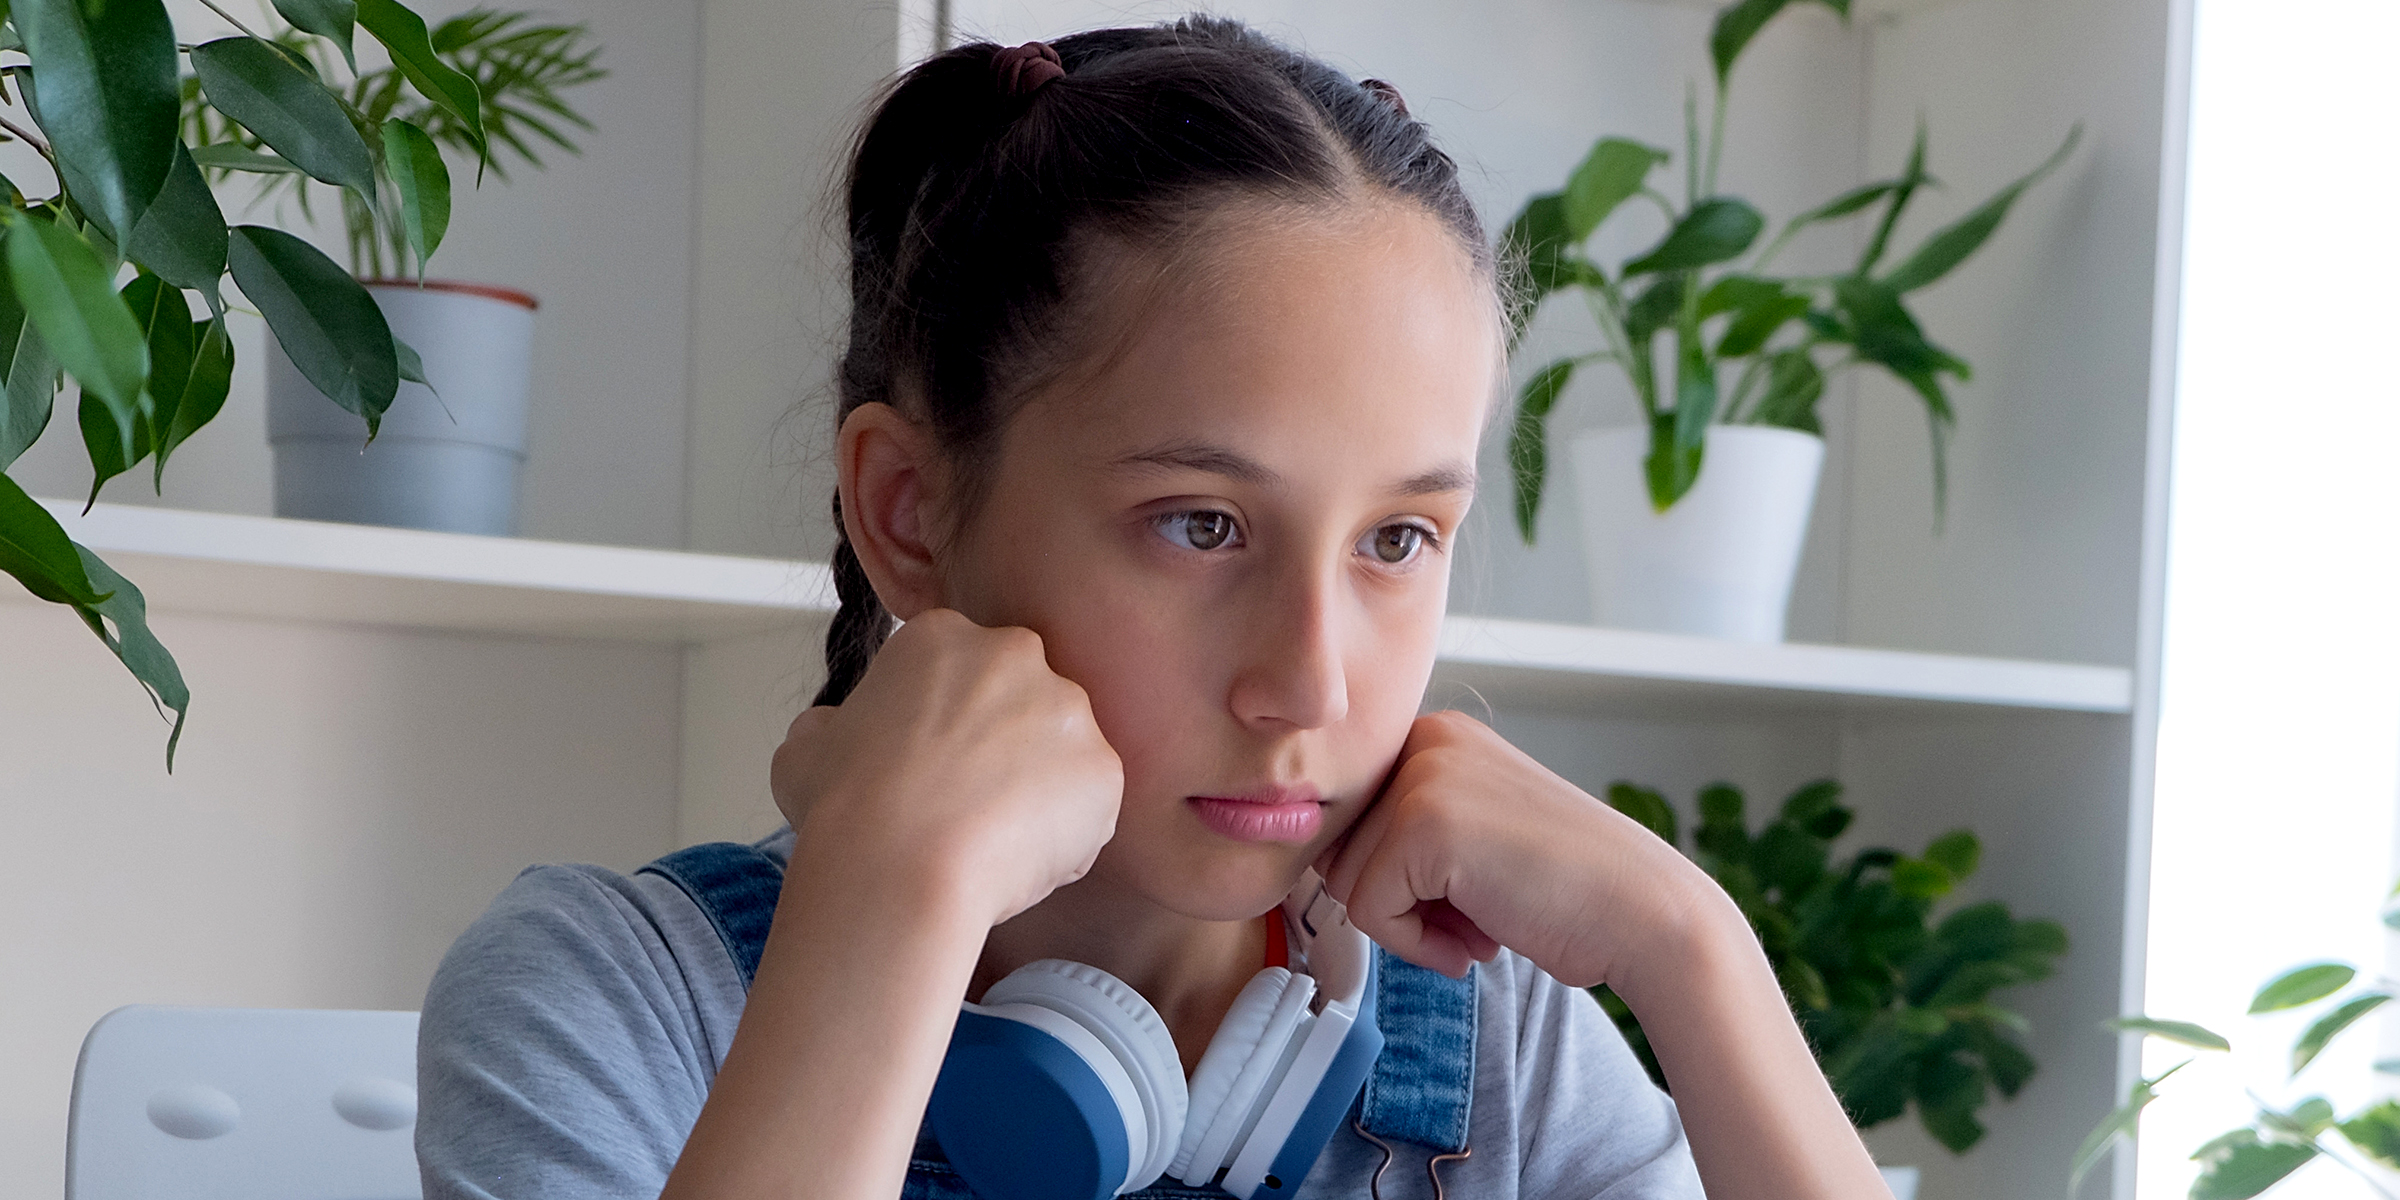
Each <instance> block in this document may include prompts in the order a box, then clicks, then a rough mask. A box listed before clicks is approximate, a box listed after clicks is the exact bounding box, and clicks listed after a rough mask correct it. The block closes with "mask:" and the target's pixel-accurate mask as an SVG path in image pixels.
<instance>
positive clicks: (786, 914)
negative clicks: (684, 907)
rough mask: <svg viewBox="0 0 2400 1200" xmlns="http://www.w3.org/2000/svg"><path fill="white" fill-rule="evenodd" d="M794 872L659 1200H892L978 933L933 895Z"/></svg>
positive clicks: (814, 869)
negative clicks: (734, 1028) (721, 1059)
mask: <svg viewBox="0 0 2400 1200" xmlns="http://www.w3.org/2000/svg"><path fill="white" fill-rule="evenodd" d="M810 850H811V848H810V847H809V846H808V845H807V844H806V839H805V838H804V839H803V844H802V845H800V846H798V847H796V848H795V849H794V852H793V859H794V860H793V864H792V869H791V872H790V875H789V877H788V882H787V883H786V884H785V887H784V891H783V896H782V899H781V901H780V903H779V905H778V907H777V909H776V914H775V926H774V930H773V932H772V933H771V934H769V936H768V939H767V945H766V950H765V953H764V955H763V956H762V957H761V960H760V962H759V968H758V975H757V978H756V980H755V981H754V982H753V983H752V985H751V989H750V996H749V1001H748V1005H747V1007H746V1008H745V1009H744V1010H743V1014H742V1022H741V1027H740V1029H739V1031H738V1032H737V1033H736V1034H735V1036H734V1042H733V1046H732V1048H731V1049H730V1050H729V1051H728V1053H727V1055H726V1058H725V1064H724V1067H723V1069H722V1070H720V1071H719V1072H718V1074H717V1079H716V1083H715V1085H714V1087H712V1088H711V1090H710V1093H709V1097H708V1103H707V1105H706V1106H705V1107H704V1108H703V1109H702V1110H701V1113H700V1117H699V1120H698V1122H697V1123H696V1124H695V1125H694V1126H693V1128H692V1134H691V1137H690V1139H689V1140H688V1141H687V1142H686V1143H685V1146H684V1151H683V1156H682V1158H681V1159H680V1160H679V1161H678V1162H677V1163H676V1165H675V1171H674V1174H673V1175H672V1177H670V1178H669V1179H668V1181H667V1187H666V1191H665V1192H664V1193H663V1195H662V1197H661V1200H716V1198H720V1197H740V1198H741V1200H766V1198H770V1197H773V1198H777V1200H782V1198H787V1197H789V1198H796V1197H826V1198H841V1200H851V1198H858V1200H865V1198H868V1197H874V1198H877V1200H889V1198H890V1197H893V1196H897V1195H899V1193H900V1188H901V1184H902V1182H903V1180H904V1178H905V1175H906V1172H907V1169H908V1155H909V1150H910V1148H911V1147H912V1146H913V1144H914V1143H915V1140H916V1134H917V1127H918V1123H919V1121H920V1119H921V1118H922V1117H923V1116H924V1112H925V1102H926V1098H927V1097H928V1096H929V1095H930V1094H931V1093H932V1090H933V1081H934V1076H935V1075H936V1073H937V1072H939V1070H940V1068H941V1062H942V1055H943V1053H944V1051H945V1050H946V1049H947V1047H948V1045H949V1038H950V1031H951V1028H952V1026H953V1025H954V1024H955V1023H956V1021H957V1018H958V1003H959V999H960V997H961V996H962V995H963V994H964V993H965V991H966V988H967V983H968V979H969V976H970V974H971V973H972V971H973V969H974V965H975V961H976V956H977V955H978V953H979V952H980V950H981V947H982V945H983V939H984V936H985V934H986V933H988V932H989V926H990V922H989V921H988V920H986V919H982V918H980V917H979V916H978V915H977V914H976V912H975V911H974V909H973V908H972V906H970V905H968V904H965V903H962V902H961V901H960V899H959V898H958V897H956V896H954V895H950V894H946V892H945V889H943V888H941V887H938V886H931V887H929V886H922V885H916V884H904V883H896V882H894V881H889V880H883V881H878V880H873V879H859V880H851V879H846V878H844V877H843V875H842V868H841V864H840V863H839V862H838V861H836V860H837V858H838V856H837V855H833V854H827V853H822V852H819V853H815V854H812V853H810Z"/></svg>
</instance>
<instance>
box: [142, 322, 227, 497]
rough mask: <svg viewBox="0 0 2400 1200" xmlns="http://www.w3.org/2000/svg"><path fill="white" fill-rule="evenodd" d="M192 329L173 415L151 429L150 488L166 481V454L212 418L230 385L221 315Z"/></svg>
mask: <svg viewBox="0 0 2400 1200" xmlns="http://www.w3.org/2000/svg"><path fill="white" fill-rule="evenodd" d="M192 333H193V339H194V342H193V349H192V370H191V374H190V376H189V377H188V378H187V379H186V381H185V383H184V385H183V396H182V398H181V399H179V400H178V401H177V402H176V404H175V415H174V418H173V419H172V420H170V421H166V422H163V423H162V424H163V427H162V428H160V429H157V430H154V431H153V432H152V437H153V438H154V440H155V441H156V443H157V450H156V458H155V459H154V460H153V461H154V463H155V466H154V468H153V471H152V476H151V486H152V487H153V488H156V487H160V486H163V484H164V482H165V479H166V473H167V456H168V455H169V454H172V453H174V451H175V448H176V447H177V446H181V445H182V444H183V443H184V442H185V441H187V440H188V439H190V437H191V436H192V434H193V433H195V432H197V431H198V430H199V428H200V427H201V426H203V425H206V424H208V423H209V422H210V421H211V420H213V419H215V417H216V415H217V413H218V412H219V411H221V410H223V409H224V407H225V397H226V395H227V394H228V393H230V392H231V391H232V388H233V340H232V339H231V338H229V337H227V336H226V334H225V321H224V318H222V317H218V318H212V319H210V320H206V321H202V322H200V323H199V324H198V325H195V326H193V327H192Z"/></svg>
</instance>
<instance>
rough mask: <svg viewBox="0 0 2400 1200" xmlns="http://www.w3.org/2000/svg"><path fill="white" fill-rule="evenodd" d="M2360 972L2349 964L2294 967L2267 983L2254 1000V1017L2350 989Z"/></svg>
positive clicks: (2251, 1002) (2251, 1009) (2252, 998)
mask: <svg viewBox="0 0 2400 1200" xmlns="http://www.w3.org/2000/svg"><path fill="white" fill-rule="evenodd" d="M2357 975H2358V968H2356V967H2353V966H2351V965H2350V964H2348V963H2337V962H2322V963H2309V964H2308V965H2306V966H2299V967H2294V968H2292V969H2291V970H2289V971H2286V972H2284V973H2283V974H2281V975H2278V976H2276V977H2275V978H2273V979H2270V980H2268V981H2267V983H2266V986H2264V987H2261V988H2259V989H2258V994H2257V995H2255V996H2252V997H2251V998H2250V1012H2251V1014H2252V1015H2254V1016H2255V1015H2256V1014H2259V1013H2267V1012H2276V1011H2279V1010H2281V1009H2286V1008H2298V1007H2299V1006H2301V1005H2303V1004H2307V1003H2310V1002H2312V1001H2316V1000H2322V999H2324V998H2325V997H2327V996H2330V995H2332V994H2334V993H2335V992H2338V991H2340V990H2342V989H2343V988H2346V987H2348V986H2350V981H2351V980H2352V979H2354V978H2356V977H2357Z"/></svg>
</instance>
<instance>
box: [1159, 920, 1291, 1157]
mask: <svg viewBox="0 0 2400 1200" xmlns="http://www.w3.org/2000/svg"><path fill="white" fill-rule="evenodd" d="M1316 994H1317V981H1316V980H1314V979H1311V978H1309V977H1308V976H1306V975H1294V974H1292V973H1291V972H1290V971H1287V970H1284V969H1283V968H1281V967H1269V968H1267V969H1266V970H1264V971H1261V972H1259V973H1258V974H1257V975H1255V976H1253V977H1252V978H1251V980H1250V983H1249V984H1248V985H1247V986H1245V987H1244V988H1243V989H1242V995H1241V997H1240V998H1239V999H1237V1000H1236V1001H1235V1002H1234V1008H1233V1011H1232V1012H1229V1013H1227V1014H1226V1018H1225V1023H1224V1025H1223V1026H1221V1027H1220V1028H1219V1029H1218V1031H1217V1036H1216V1037H1215V1038H1214V1039H1213V1040H1212V1041H1210V1043H1209V1047H1208V1050H1207V1052H1206V1053H1204V1054H1202V1055H1201V1060H1200V1068H1199V1070H1198V1071H1196V1072H1194V1073H1193V1081H1192V1082H1193V1092H1194V1103H1193V1105H1192V1108H1191V1115H1190V1116H1189V1117H1188V1118H1187V1119H1186V1120H1185V1121H1184V1130H1183V1138H1182V1141H1181V1145H1180V1146H1179V1147H1178V1148H1177V1150H1176V1154H1175V1166H1174V1170H1175V1175H1176V1178H1178V1179H1180V1180H1182V1181H1183V1182H1184V1183H1185V1184H1187V1185H1189V1186H1192V1187H1203V1186H1206V1185H1207V1184H1208V1183H1209V1182H1210V1181H1212V1180H1213V1179H1215V1178H1216V1174H1217V1168H1219V1167H1222V1166H1224V1165H1225V1159H1226V1155H1227V1154H1228V1153H1229V1152H1231V1151H1232V1149H1233V1147H1234V1143H1235V1142H1236V1141H1237V1140H1239V1139H1240V1138H1241V1136H1242V1135H1243V1134H1244V1133H1246V1132H1248V1128H1249V1126H1250V1124H1251V1123H1252V1119H1253V1117H1254V1116H1255V1111H1256V1110H1257V1109H1258V1107H1259V1101H1260V1099H1261V1098H1262V1097H1263V1096H1264V1095H1265V1094H1266V1092H1267V1089H1268V1087H1269V1086H1270V1085H1272V1084H1273V1083H1274V1081H1275V1077H1276V1075H1277V1073H1278V1068H1280V1067H1281V1066H1282V1065H1283V1064H1284V1062H1285V1061H1286V1060H1287V1059H1288V1058H1289V1057H1290V1055H1289V1054H1288V1053H1286V1051H1287V1050H1289V1049H1290V1048H1291V1047H1292V1045H1293V1043H1294V1042H1295V1041H1296V1040H1297V1034H1298V1032H1299V1031H1300V1029H1301V1028H1302V1023H1303V1021H1304V1020H1305V1019H1306V1018H1307V1016H1308V1004H1309V1001H1310V1000H1312V999H1314V998H1315V997H1316ZM1254 999H1255V1000H1256V1001H1257V1002H1258V1003H1259V1004H1260V1005H1261V1006H1262V1007H1264V1008H1265V1020H1264V1021H1258V1022H1256V1028H1257V1032H1256V1034H1255V1035H1252V1034H1249V1033H1248V1030H1249V1028H1250V1027H1251V1024H1252V1021H1253V1019H1254V1018H1252V1017H1251V1015H1250V1013H1251V1012H1252V1011H1253V1010H1248V1009H1245V1007H1244V1005H1245V1002H1247V1001H1252V1000H1254ZM1236 1017H1241V1018H1242V1021H1241V1022H1240V1023H1239V1024H1238V1025H1237V1023H1236V1020H1235V1018H1236ZM1237 1034H1239V1035H1240V1036H1238V1037H1237V1036H1236V1035H1237ZM1220 1051H1221V1052H1222V1054H1221V1055H1220ZM1212 1067H1213V1068H1214V1069H1213V1070H1212V1069H1211V1068H1212ZM1202 1076H1207V1078H1206V1079H1205V1080H1203V1079H1202V1078H1201V1077H1202ZM1220 1079H1221V1080H1223V1081H1224V1082H1222V1083H1220V1082H1219V1080H1220ZM1203 1095H1205V1096H1206V1097H1207V1098H1208V1103H1207V1104H1205V1105H1204V1104H1202V1103H1200V1097H1201V1096H1203Z"/></svg>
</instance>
